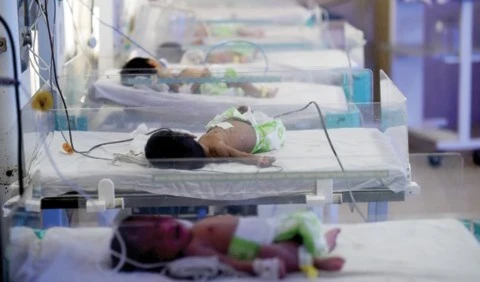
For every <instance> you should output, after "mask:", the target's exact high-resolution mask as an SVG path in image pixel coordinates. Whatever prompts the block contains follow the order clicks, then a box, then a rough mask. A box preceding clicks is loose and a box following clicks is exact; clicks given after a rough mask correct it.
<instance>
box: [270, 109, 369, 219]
mask: <svg viewBox="0 0 480 282" xmlns="http://www.w3.org/2000/svg"><path fill="white" fill-rule="evenodd" d="M311 105H314V106H315V108H316V109H317V112H318V115H319V117H320V122H321V124H322V127H323V131H324V132H325V136H326V137H327V141H328V144H329V145H330V149H331V150H332V152H333V154H334V155H335V158H336V159H337V162H338V165H339V166H340V169H341V170H342V172H343V173H344V174H345V173H346V171H345V168H344V167H343V164H342V162H341V160H340V157H339V156H338V154H337V151H336V150H335V147H334V146H333V143H332V140H331V139H330V134H329V133H328V130H327V125H326V122H325V118H324V117H323V114H322V110H321V108H320V106H319V105H318V104H317V102H315V101H311V102H310V103H308V104H307V105H306V106H304V107H303V108H300V109H298V110H294V111H290V112H287V113H284V114H280V115H277V116H275V118H280V117H283V116H287V115H291V114H294V113H298V112H301V111H303V110H306V109H307V108H308V107H310V106H311ZM345 179H346V181H347V187H348V191H349V195H350V198H351V200H352V204H353V208H354V209H355V210H356V211H357V213H358V214H359V215H360V217H361V218H362V219H363V220H364V221H365V222H366V221H367V218H366V217H365V215H364V214H363V212H362V211H361V210H360V208H359V207H358V204H357V202H356V201H355V197H354V195H353V192H352V189H351V186H350V181H349V179H348V177H345Z"/></svg>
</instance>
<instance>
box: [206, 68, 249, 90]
mask: <svg viewBox="0 0 480 282" xmlns="http://www.w3.org/2000/svg"><path fill="white" fill-rule="evenodd" d="M223 77H225V78H237V77H238V74H237V72H236V71H235V70H234V69H232V68H227V69H226V70H225V74H224V76H223ZM200 93H202V94H204V95H212V96H220V95H226V94H227V93H229V94H230V96H245V92H244V91H243V90H242V89H241V88H230V87H228V85H227V83H225V82H219V83H203V84H202V85H200Z"/></svg>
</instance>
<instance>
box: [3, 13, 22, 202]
mask: <svg viewBox="0 0 480 282" xmlns="http://www.w3.org/2000/svg"><path fill="white" fill-rule="evenodd" d="M0 22H1V23H2V25H3V27H4V28H5V30H6V31H7V35H8V41H10V49H11V50H12V63H13V78H14V80H15V81H16V83H15V86H14V87H15V104H16V107H15V108H16V109H15V110H16V112H17V133H18V140H17V141H18V142H17V145H18V168H17V169H18V185H19V194H20V197H22V196H23V193H24V186H23V150H22V148H23V128H22V112H21V106H20V88H19V83H20V82H19V79H18V78H19V74H18V68H17V59H16V58H17V53H16V52H17V51H16V49H15V41H14V40H13V34H12V30H11V29H10V27H9V26H8V24H7V22H6V21H5V19H4V18H3V17H2V16H1V15H0Z"/></svg>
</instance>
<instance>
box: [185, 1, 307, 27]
mask: <svg viewBox="0 0 480 282" xmlns="http://www.w3.org/2000/svg"><path fill="white" fill-rule="evenodd" d="M194 11H195V14H196V16H197V17H198V18H199V19H201V20H207V21H225V20H239V21H242V20H244V21H270V22H276V23H291V24H302V23H305V22H306V20H307V19H308V18H309V17H310V16H311V15H312V13H311V12H310V11H308V10H307V9H305V8H303V7H301V6H299V5H288V6H285V5H275V6H273V5H271V6H259V7H248V6H245V7H235V8H234V9H232V8H230V7H222V6H219V5H215V6H214V9H212V7H207V8H202V7H201V6H195V7H194ZM212 11H214V12H213V13H212Z"/></svg>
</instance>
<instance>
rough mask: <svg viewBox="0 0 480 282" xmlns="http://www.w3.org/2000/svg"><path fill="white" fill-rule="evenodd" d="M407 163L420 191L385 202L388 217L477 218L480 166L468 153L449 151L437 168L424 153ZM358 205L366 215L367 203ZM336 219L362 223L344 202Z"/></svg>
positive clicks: (479, 210)
mask: <svg viewBox="0 0 480 282" xmlns="http://www.w3.org/2000/svg"><path fill="white" fill-rule="evenodd" d="M411 153H415V152H411ZM410 163H411V166H412V174H413V175H412V177H413V181H415V182H417V183H418V184H419V185H420V187H421V194H419V195H409V196H407V197H406V201H405V202H391V203H389V205H388V213H389V214H388V219H390V220H397V219H415V218H421V217H425V216H427V217H435V218H438V217H449V216H450V217H451V216H452V215H453V214H455V217H458V216H457V215H459V214H461V216H460V217H461V218H464V219H476V220H479V219H480V218H478V216H477V217H475V215H479V214H480V167H478V166H476V165H475V164H474V163H473V160H472V155H471V153H469V152H466V153H462V154H452V155H451V156H449V157H447V158H444V159H443V163H442V165H441V166H439V167H432V166H430V164H429V162H428V159H427V157H426V155H425V154H419V155H417V156H416V157H413V158H411V159H410ZM462 169H463V177H462V174H461V171H462ZM359 206H360V210H361V211H362V212H363V213H364V214H365V215H367V205H366V204H359ZM339 219H340V221H341V222H344V223H350V222H351V223H354V222H362V218H361V217H360V216H359V215H358V214H357V213H352V212H351V211H350V208H349V206H348V205H342V206H341V207H340V208H339Z"/></svg>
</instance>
